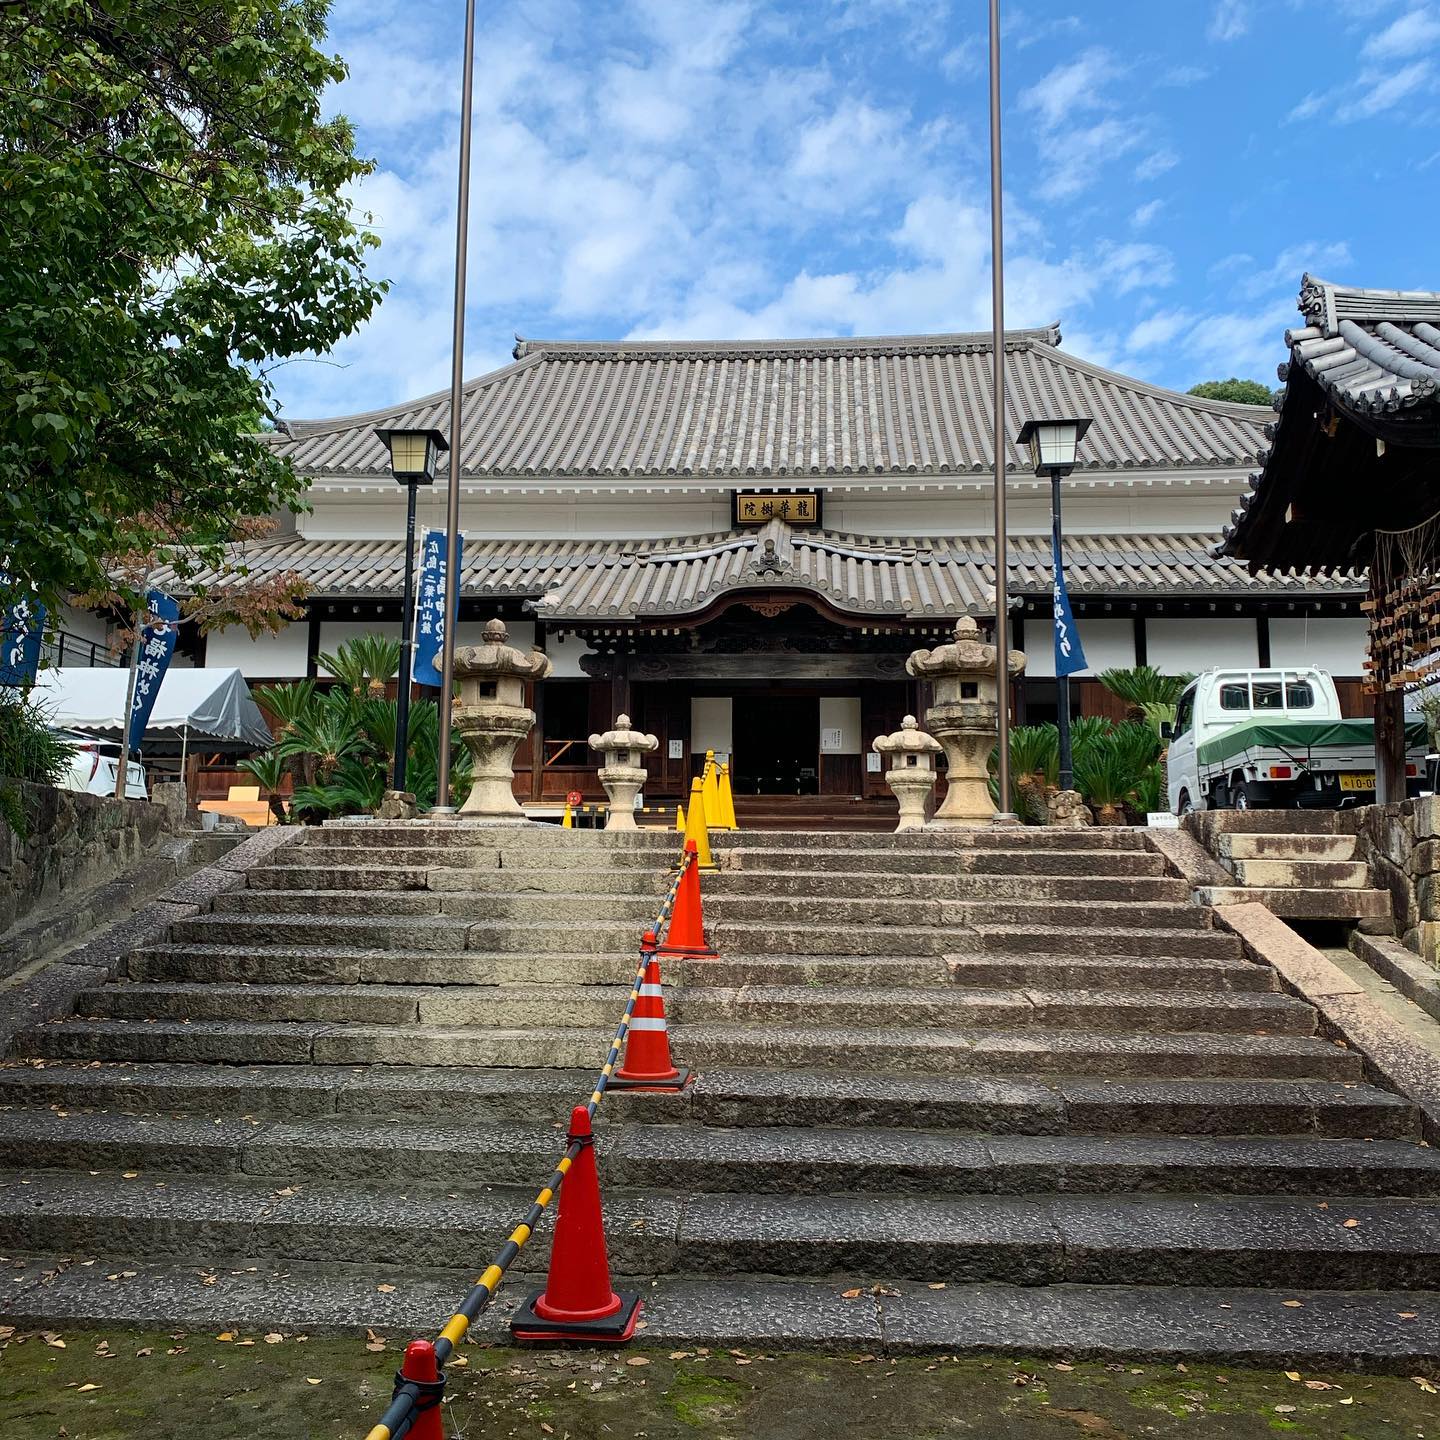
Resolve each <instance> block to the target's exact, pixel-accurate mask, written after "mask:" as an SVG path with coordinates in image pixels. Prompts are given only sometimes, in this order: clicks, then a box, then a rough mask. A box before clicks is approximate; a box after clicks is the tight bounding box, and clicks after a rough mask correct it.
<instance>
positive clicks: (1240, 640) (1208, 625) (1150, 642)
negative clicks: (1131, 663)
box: [1145, 615, 1260, 675]
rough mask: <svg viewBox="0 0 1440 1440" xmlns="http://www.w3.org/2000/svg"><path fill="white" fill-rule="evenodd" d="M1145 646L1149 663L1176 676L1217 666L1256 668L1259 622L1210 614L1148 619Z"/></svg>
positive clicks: (1258, 660) (1241, 617) (1247, 618)
mask: <svg viewBox="0 0 1440 1440" xmlns="http://www.w3.org/2000/svg"><path fill="white" fill-rule="evenodd" d="M1145 649H1146V658H1147V661H1148V663H1149V664H1151V665H1153V666H1154V667H1155V668H1156V669H1157V670H1163V671H1165V672H1166V673H1167V674H1172V675H1173V674H1176V673H1178V672H1181V671H1186V670H1190V671H1195V672H1197V673H1198V672H1199V671H1201V670H1209V669H1210V668H1211V667H1212V666H1216V665H1243V666H1245V667H1247V668H1249V669H1254V667H1255V666H1257V665H1258V664H1259V663H1260V655H1259V647H1258V642H1257V640H1256V636H1255V621H1254V620H1253V619H1251V618H1250V617H1248V616H1241V615H1236V616H1233V617H1232V618H1230V619H1225V620H1222V619H1219V618H1215V619H1211V618H1209V617H1208V616H1207V617H1205V618H1198V619H1197V618H1183V619H1175V620H1147V621H1146V622H1145Z"/></svg>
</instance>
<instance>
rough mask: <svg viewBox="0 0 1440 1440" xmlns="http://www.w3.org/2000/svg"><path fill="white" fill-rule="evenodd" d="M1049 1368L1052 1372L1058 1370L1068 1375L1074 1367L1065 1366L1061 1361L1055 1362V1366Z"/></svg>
mask: <svg viewBox="0 0 1440 1440" xmlns="http://www.w3.org/2000/svg"><path fill="white" fill-rule="evenodd" d="M1050 1368H1051V1369H1052V1370H1059V1371H1062V1372H1064V1373H1066V1374H1068V1373H1069V1372H1070V1371H1071V1370H1073V1369H1074V1368H1075V1367H1074V1366H1073V1365H1067V1364H1066V1363H1065V1362H1064V1361H1063V1360H1057V1361H1056V1362H1055V1364H1053V1365H1052V1366H1051V1367H1050Z"/></svg>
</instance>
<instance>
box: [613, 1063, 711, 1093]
mask: <svg viewBox="0 0 1440 1440" xmlns="http://www.w3.org/2000/svg"><path fill="white" fill-rule="evenodd" d="M675 1068H676V1069H677V1070H678V1071H679V1072H680V1073H679V1074H678V1075H672V1076H671V1077H670V1079H668V1080H623V1079H621V1078H620V1076H619V1075H612V1076H611V1077H610V1078H609V1080H607V1081H606V1082H605V1088H606V1089H607V1090H661V1091H666V1092H669V1091H671V1090H683V1089H684V1088H685V1087H686V1086H687V1085H688V1084H689V1083H690V1067H689V1066H688V1065H677V1066H676V1067H675Z"/></svg>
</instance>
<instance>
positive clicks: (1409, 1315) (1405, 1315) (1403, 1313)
mask: <svg viewBox="0 0 1440 1440" xmlns="http://www.w3.org/2000/svg"><path fill="white" fill-rule="evenodd" d="M1395 1314H1396V1315H1397V1316H1399V1318H1400V1319H1401V1320H1413V1319H1414V1318H1415V1311H1413V1310H1397V1311H1396V1312H1395Z"/></svg>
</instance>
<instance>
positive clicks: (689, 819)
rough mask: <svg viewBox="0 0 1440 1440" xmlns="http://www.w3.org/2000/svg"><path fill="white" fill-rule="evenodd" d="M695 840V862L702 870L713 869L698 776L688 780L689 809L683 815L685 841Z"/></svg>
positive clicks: (701, 789)
mask: <svg viewBox="0 0 1440 1440" xmlns="http://www.w3.org/2000/svg"><path fill="white" fill-rule="evenodd" d="M692 840H693V841H694V842H695V854H696V857H697V859H696V863H697V864H698V865H699V867H700V868H701V869H702V870H713V869H714V868H715V862H714V860H712V859H711V858H710V831H709V827H708V826H707V825H706V822H705V793H704V787H703V785H702V784H701V781H700V777H699V776H698V775H697V776H696V777H695V778H694V779H693V780H692V781H691V782H690V809H689V811H688V813H687V814H686V816H685V843H686V845H688V844H689V843H690V842H691V841H692ZM682 859H683V856H682Z"/></svg>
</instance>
